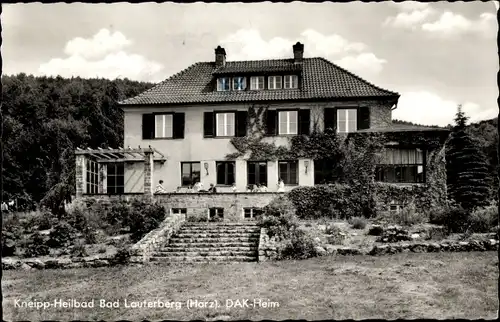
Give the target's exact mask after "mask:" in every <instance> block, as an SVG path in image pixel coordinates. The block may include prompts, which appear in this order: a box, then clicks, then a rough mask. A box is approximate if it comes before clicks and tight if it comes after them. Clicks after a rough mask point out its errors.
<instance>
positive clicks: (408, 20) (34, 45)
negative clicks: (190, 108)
mask: <svg viewBox="0 0 500 322" xmlns="http://www.w3.org/2000/svg"><path fill="white" fill-rule="evenodd" d="M2 7H3V12H2V29H3V30H2V37H3V44H2V49H1V50H2V58H3V73H4V74H6V75H11V74H17V73H21V72H23V73H26V74H34V75H48V76H51V75H53V76H55V75H61V76H63V77H71V76H80V77H86V78H87V77H104V78H109V79H115V78H117V77H118V78H125V77H126V78H129V79H133V80H141V81H149V82H159V81H162V80H164V79H166V78H168V77H170V76H172V75H174V74H176V73H178V72H180V71H181V70H183V69H185V68H187V67H188V66H190V65H191V64H193V63H195V62H199V61H213V60H214V59H215V58H214V49H215V48H216V47H217V46H218V45H221V46H222V47H224V48H225V49H226V53H227V60H228V61H234V60H256V59H271V58H291V57H293V52H292V45H293V44H294V43H296V42H297V41H300V42H302V43H303V44H304V57H324V58H326V59H328V60H330V61H331V62H334V63H336V64H338V65H340V66H342V67H344V68H346V69H348V70H350V71H351V72H353V73H355V74H357V75H359V76H360V77H362V78H364V79H366V80H367V81H369V82H370V83H372V84H375V85H377V86H379V87H382V88H385V89H389V90H391V91H395V92H398V93H400V94H401V97H400V99H399V104H398V107H397V109H396V110H394V111H393V118H396V119H400V120H406V121H411V122H415V123H419V124H427V125H441V126H443V125H447V124H450V123H452V120H453V118H454V115H455V113H456V112H457V105H458V104H462V106H463V110H464V111H465V113H466V114H467V115H468V116H469V117H470V121H471V122H477V121H479V120H484V119H490V118H493V117H496V116H497V115H498V106H497V103H496V101H497V97H498V86H497V83H496V74H497V72H498V69H499V62H498V49H497V44H496V35H497V32H498V23H497V19H496V10H497V9H496V8H497V2H493V1H490V2H477V1H474V2H467V3H464V2H454V3H450V2H444V1H442V2H435V3H423V2H422V3H420V2H413V1H405V2H402V3H394V2H382V3H363V2H350V3H326V2H325V3H303V2H293V3H287V4H282V3H270V2H262V3H250V4H242V3H232V4H227V3H225V4H217V3H215V4H207V3H194V4H175V3H160V4H157V3H143V4H130V3H117V4H82V3H76V4H65V3H55V4H41V3H31V4H4V5H3V6H2Z"/></svg>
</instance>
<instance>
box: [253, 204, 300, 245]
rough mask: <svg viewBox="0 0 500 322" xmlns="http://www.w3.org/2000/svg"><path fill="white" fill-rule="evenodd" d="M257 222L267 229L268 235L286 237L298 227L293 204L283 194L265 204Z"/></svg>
mask: <svg viewBox="0 0 500 322" xmlns="http://www.w3.org/2000/svg"><path fill="white" fill-rule="evenodd" d="M257 222H258V224H259V225H260V226H261V227H262V228H266V229H267V233H268V235H269V237H274V236H277V237H279V238H288V237H289V234H290V233H291V232H292V231H293V230H296V229H297V228H298V227H299V221H298V218H297V216H296V215H295V209H294V206H293V204H292V203H291V202H290V200H289V199H288V198H287V197H284V196H280V197H278V198H275V199H273V200H272V201H271V202H270V203H269V204H268V205H267V206H265V207H264V208H263V214H262V216H259V218H258V220H257Z"/></svg>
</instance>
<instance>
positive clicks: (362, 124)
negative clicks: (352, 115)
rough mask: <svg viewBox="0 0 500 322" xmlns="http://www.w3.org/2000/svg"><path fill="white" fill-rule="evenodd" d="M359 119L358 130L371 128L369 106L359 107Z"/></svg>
mask: <svg viewBox="0 0 500 322" xmlns="http://www.w3.org/2000/svg"><path fill="white" fill-rule="evenodd" d="M357 117H358V120H357V124H358V130H364V129H368V128H370V108H369V107H368V106H361V107H359V108H358V113H357Z"/></svg>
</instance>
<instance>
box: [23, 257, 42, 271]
mask: <svg viewBox="0 0 500 322" xmlns="http://www.w3.org/2000/svg"><path fill="white" fill-rule="evenodd" d="M25 263H26V264H28V265H29V266H31V267H33V268H37V269H44V268H45V263H44V262H42V261H41V260H40V259H38V258H35V259H30V260H27V261H25Z"/></svg>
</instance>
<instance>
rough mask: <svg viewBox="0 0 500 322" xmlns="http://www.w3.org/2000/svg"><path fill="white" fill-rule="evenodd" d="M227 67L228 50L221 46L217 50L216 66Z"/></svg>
mask: <svg viewBox="0 0 500 322" xmlns="http://www.w3.org/2000/svg"><path fill="white" fill-rule="evenodd" d="M225 65H226V50H225V49H224V48H222V47H221V46H217V48H215V66H217V67H223V66H225Z"/></svg>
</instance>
